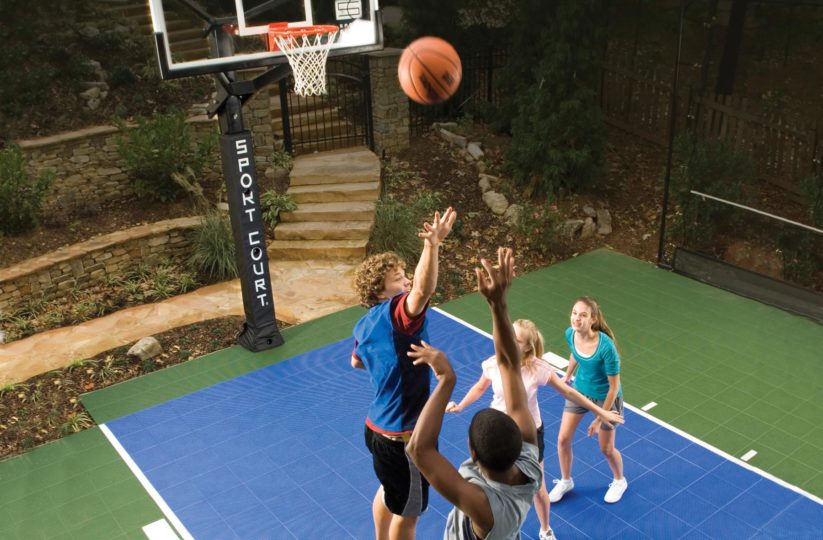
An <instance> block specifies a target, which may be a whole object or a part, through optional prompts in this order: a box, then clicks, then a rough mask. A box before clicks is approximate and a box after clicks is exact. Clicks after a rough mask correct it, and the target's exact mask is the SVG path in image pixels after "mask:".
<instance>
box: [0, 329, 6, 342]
mask: <svg viewBox="0 0 823 540" xmlns="http://www.w3.org/2000/svg"><path fill="white" fill-rule="evenodd" d="M5 342H6V332H5V331H3V330H0V343H5Z"/></svg>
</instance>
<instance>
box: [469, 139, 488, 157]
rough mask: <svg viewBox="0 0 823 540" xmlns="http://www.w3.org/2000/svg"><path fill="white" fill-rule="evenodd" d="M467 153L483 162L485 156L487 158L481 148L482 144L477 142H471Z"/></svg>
mask: <svg viewBox="0 0 823 540" xmlns="http://www.w3.org/2000/svg"><path fill="white" fill-rule="evenodd" d="M466 151H467V152H468V153H469V155H470V156H471V157H473V158H474V159H476V160H481V159H483V156H485V154H484V153H483V149H481V148H480V143H477V142H470V143H469V144H467V145H466Z"/></svg>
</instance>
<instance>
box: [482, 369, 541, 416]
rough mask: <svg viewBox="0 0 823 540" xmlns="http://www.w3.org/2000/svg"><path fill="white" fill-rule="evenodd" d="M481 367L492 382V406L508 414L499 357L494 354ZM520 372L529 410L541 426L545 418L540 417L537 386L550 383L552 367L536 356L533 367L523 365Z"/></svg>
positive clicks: (484, 374)
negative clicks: (498, 363)
mask: <svg viewBox="0 0 823 540" xmlns="http://www.w3.org/2000/svg"><path fill="white" fill-rule="evenodd" d="M480 367H481V368H482V369H483V376H484V377H486V378H487V379H489V380H490V381H491V383H492V390H493V391H494V397H492V403H491V408H492V409H497V410H498V411H500V412H504V413H506V414H508V411H506V401H505V399H504V397H503V379H502V377H501V376H500V368H499V367H498V366H497V357H496V356H492V357H491V358H488V359H487V360H484V361H483V363H482V364H481V365H480ZM520 373H521V374H522V375H523V385H524V386H525V387H526V397H527V398H528V403H529V412H530V413H532V418H534V425H535V427H537V428H539V427H540V426H542V425H543V420H542V419H541V418H540V407H539V406H538V404H537V387H538V386H545V385H547V384H549V379H550V378H551V376H552V367H551V366H550V365H549V363H548V362H546V361H545V360H543V359H541V358H535V359H534V363H533V364H532V367H531V369H529V368H527V367H526V366H523V365H521V366H520Z"/></svg>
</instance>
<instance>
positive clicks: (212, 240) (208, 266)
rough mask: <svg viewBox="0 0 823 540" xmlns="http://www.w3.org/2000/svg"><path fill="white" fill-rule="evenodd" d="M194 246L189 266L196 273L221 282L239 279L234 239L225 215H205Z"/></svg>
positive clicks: (197, 231)
mask: <svg viewBox="0 0 823 540" xmlns="http://www.w3.org/2000/svg"><path fill="white" fill-rule="evenodd" d="M192 245H193V250H194V252H193V253H192V255H191V257H190V258H189V264H190V266H191V267H192V268H193V269H194V270H195V271H197V272H199V273H201V274H203V275H205V276H208V277H209V278H210V279H215V280H219V281H225V280H228V279H234V278H236V277H237V261H236V259H235V251H234V237H233V236H232V231H231V225H230V224H229V220H228V218H227V217H226V216H225V215H223V214H221V213H219V212H216V211H212V212H209V213H207V214H205V215H204V216H203V218H202V221H201V222H200V226H199V227H197V230H196V232H195V237H194V241H193V243H192Z"/></svg>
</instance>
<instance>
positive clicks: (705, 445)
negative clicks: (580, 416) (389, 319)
mask: <svg viewBox="0 0 823 540" xmlns="http://www.w3.org/2000/svg"><path fill="white" fill-rule="evenodd" d="M431 309H434V310H435V311H437V312H438V313H441V314H442V315H445V316H446V317H448V318H449V319H452V320H454V321H457V322H458V323H460V324H462V325H463V326H465V327H466V328H470V329H472V330H474V331H475V332H477V333H478V334H481V335H484V336H486V337H488V338H491V337H492V336H491V335H490V334H488V333H487V332H484V331H483V330H480V329H479V328H477V327H476V326H473V325H471V324H469V323H467V322H466V321H464V320H462V319H459V318H457V317H455V316H454V315H452V314H450V313H446V312H445V311H443V310H442V309H440V308H436V307H433V308H431ZM623 406H624V407H625V408H627V409H629V410H630V411H632V412H634V413H637V414H639V415H640V416H642V417H643V418H645V419H647V420H650V421H652V422H654V423H655V424H657V425H659V426H662V427H664V428H666V429H668V430H670V431H673V432H674V433H677V434H678V435H680V436H681V437H685V438H686V439H688V440H689V441H691V442H693V443H694V444H697V445H699V446H702V447H703V448H705V449H706V450H709V451H710V452H713V453H715V454H717V455H718V456H720V457H722V458H724V459H727V460H729V461H731V462H733V463H736V464H738V465H740V466H741V467H743V468H745V469H748V470H750V471H752V472H753V473H756V474H759V475H760V476H762V477H763V478H768V479H769V480H771V481H772V482H774V483H776V484H779V485H781V486H783V487H784V488H786V489H790V490H791V491H794V492H795V493H798V494H800V495H803V496H804V497H807V498H809V499H811V500H813V501H814V502H816V503H818V504H821V505H823V499H821V498H820V497H818V496H817V495H813V494H811V493H809V492H808V491H806V490H804V489H802V488H799V487H797V486H795V485H793V484H790V483H788V482H786V481H785V480H781V479H780V478H778V477H776V476H774V475H773V474H770V473H767V472H766V471H764V470H763V469H758V468H757V467H755V466H753V465H749V464H748V463H746V462H745V461H742V460H740V459H738V458H736V457H734V456H733V455H731V454H727V453H726V452H724V451H723V450H721V449H719V448H716V447H714V446H712V445H710V444H709V443H707V442H705V441H701V440H700V439H698V438H696V437H694V436H693V435H690V434H688V433H686V432H685V431H682V430H680V429H678V428H676V427H674V426H673V425H671V424H668V423H666V422H664V421H663V420H660V419H659V418H655V417H654V416H652V415H651V414H649V413H647V412H646V411H643V410H641V409H639V408H637V407H635V406H633V405H629V404H628V403H626V402H623Z"/></svg>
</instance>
